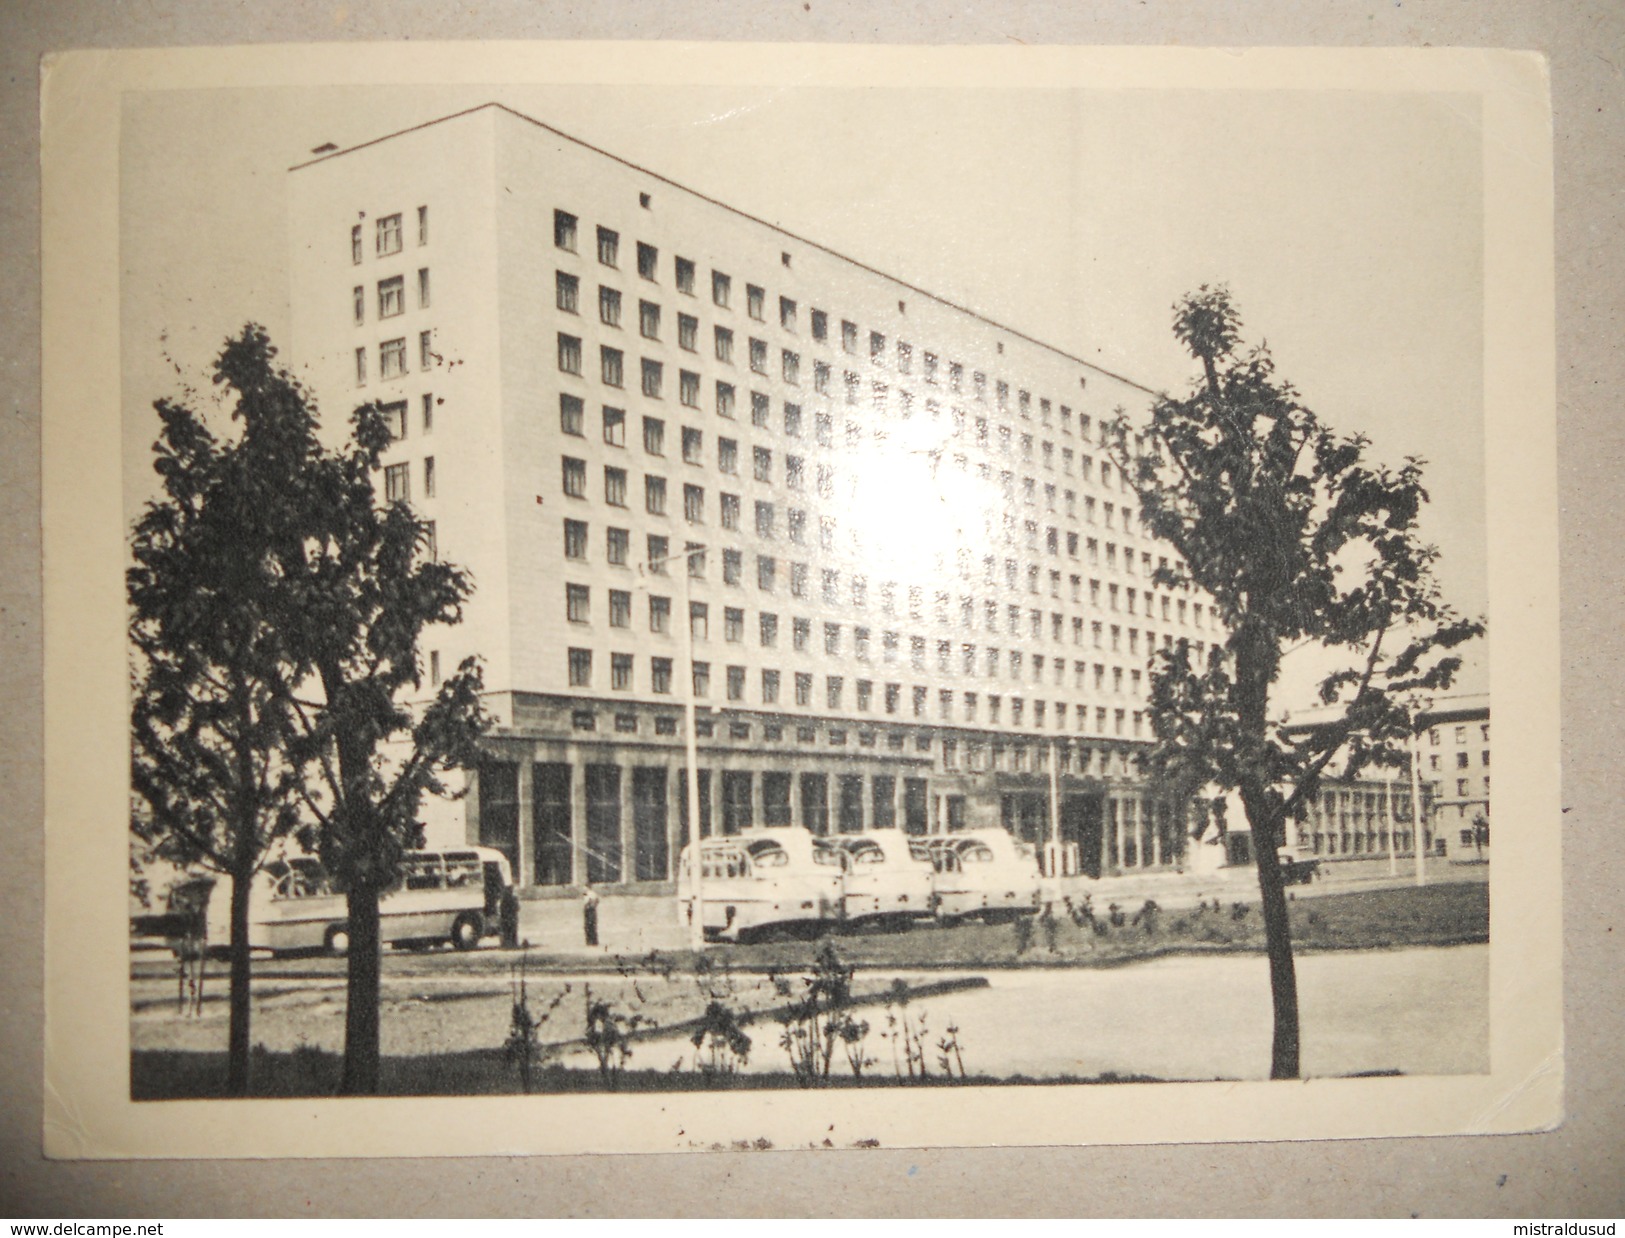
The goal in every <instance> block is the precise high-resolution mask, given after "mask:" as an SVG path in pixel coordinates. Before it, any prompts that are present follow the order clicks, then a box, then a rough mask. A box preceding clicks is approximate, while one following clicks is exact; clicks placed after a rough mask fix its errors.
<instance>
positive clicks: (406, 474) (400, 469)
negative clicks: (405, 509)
mask: <svg viewBox="0 0 1625 1238" xmlns="http://www.w3.org/2000/svg"><path fill="white" fill-rule="evenodd" d="M411 497H412V474H411V466H410V465H407V464H390V465H386V466H385V468H384V501H385V502H388V503H404V502H406V501H407V500H409V499H410V498H411Z"/></svg>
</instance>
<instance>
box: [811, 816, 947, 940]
mask: <svg viewBox="0 0 1625 1238" xmlns="http://www.w3.org/2000/svg"><path fill="white" fill-rule="evenodd" d="M910 843H911V840H910V839H909V837H908V835H906V834H904V833H903V832H902V831H901V830H873V831H871V832H869V833H866V834H844V835H840V836H837V837H835V838H831V839H829V840H828V845H830V846H833V847H835V848H837V849H838V850H839V851H840V852H841V854H842V855H843V856H844V858H845V864H844V867H845V871H846V897H845V904H846V918H847V920H848V921H849V922H855V921H859V920H905V921H906V920H916V919H929V918H930V917H931V916H932V915H933V914H934V913H935V911H936V897H935V895H934V893H933V888H932V887H933V878H934V873H933V870H932V865H931V860H930V858H929V856H928V855H926V854H925V853H924V852H923V850H919V851H917V850H916V848H914V847H913V846H911V845H910Z"/></svg>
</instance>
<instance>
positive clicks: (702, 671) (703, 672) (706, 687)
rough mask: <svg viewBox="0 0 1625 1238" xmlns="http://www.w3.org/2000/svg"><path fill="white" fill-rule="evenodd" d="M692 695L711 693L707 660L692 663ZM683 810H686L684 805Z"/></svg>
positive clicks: (709, 665)
mask: <svg viewBox="0 0 1625 1238" xmlns="http://www.w3.org/2000/svg"><path fill="white" fill-rule="evenodd" d="M694 695H695V696H698V697H707V696H710V695H711V664H710V663H709V662H696V663H694ZM684 811H687V809H686V807H685V810H684Z"/></svg>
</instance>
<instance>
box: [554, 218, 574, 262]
mask: <svg viewBox="0 0 1625 1238" xmlns="http://www.w3.org/2000/svg"><path fill="white" fill-rule="evenodd" d="M553 244H554V245H556V246H557V247H558V248H560V249H567V250H569V251H570V252H571V253H575V248H576V217H575V216H574V215H572V214H570V213H569V212H568V211H558V210H556V211H554V212H553Z"/></svg>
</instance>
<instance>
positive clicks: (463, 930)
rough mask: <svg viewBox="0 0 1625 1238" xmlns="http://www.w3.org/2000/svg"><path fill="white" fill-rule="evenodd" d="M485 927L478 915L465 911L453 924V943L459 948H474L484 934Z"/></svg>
mask: <svg viewBox="0 0 1625 1238" xmlns="http://www.w3.org/2000/svg"><path fill="white" fill-rule="evenodd" d="M483 927H484V926H483V925H481V924H480V920H479V917H478V916H476V915H473V914H471V913H467V912H465V913H464V914H463V915H460V916H458V917H457V919H456V921H455V922H454V923H453V924H452V926H451V944H452V945H453V946H455V947H456V948H457V949H459V950H472V949H473V948H474V947H475V946H477V945H479V944H480V938H481V937H483V936H484V934H483V933H482V932H481V931H480V930H481V929H482V928H483Z"/></svg>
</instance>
